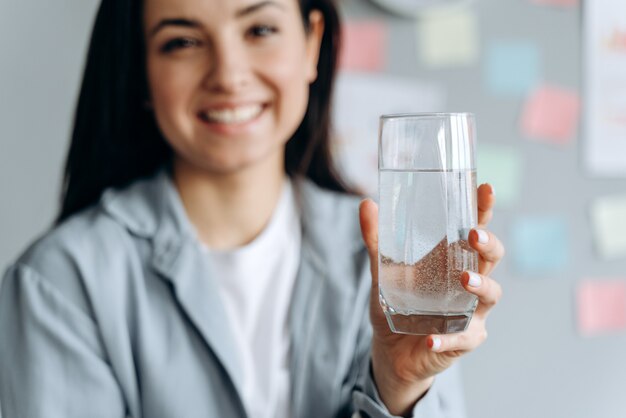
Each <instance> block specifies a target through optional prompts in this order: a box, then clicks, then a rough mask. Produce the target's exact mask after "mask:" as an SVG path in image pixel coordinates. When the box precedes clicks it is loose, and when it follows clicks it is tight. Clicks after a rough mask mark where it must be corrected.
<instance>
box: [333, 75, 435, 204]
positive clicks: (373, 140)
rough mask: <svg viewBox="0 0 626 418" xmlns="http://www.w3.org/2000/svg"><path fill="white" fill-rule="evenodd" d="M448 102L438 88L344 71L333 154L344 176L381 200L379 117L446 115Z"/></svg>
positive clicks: (335, 109)
mask: <svg viewBox="0 0 626 418" xmlns="http://www.w3.org/2000/svg"><path fill="white" fill-rule="evenodd" d="M445 100H446V97H445V90H444V89H443V87H442V86H439V85H437V84H432V83H424V82H421V81H419V80H416V79H414V78H401V77H390V76H386V75H378V74H365V73H350V72H341V73H340V74H339V77H338V79H337V85H336V89H335V96H334V102H333V122H334V124H333V140H334V144H333V152H334V154H335V157H336V159H337V163H338V169H339V171H340V173H341V174H342V175H344V176H345V177H346V179H347V180H348V181H349V182H350V184H351V185H354V186H356V187H357V188H358V189H359V190H360V191H362V192H363V193H365V194H367V195H368V196H376V195H377V190H378V127H379V118H380V115H383V114H391V113H415V112H437V111H442V110H443V109H444V108H445Z"/></svg>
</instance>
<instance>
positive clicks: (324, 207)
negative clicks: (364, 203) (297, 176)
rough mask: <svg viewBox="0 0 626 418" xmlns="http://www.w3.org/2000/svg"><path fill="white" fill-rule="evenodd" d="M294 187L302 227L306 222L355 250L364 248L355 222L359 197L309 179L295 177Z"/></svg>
mask: <svg viewBox="0 0 626 418" xmlns="http://www.w3.org/2000/svg"><path fill="white" fill-rule="evenodd" d="M297 189H298V196H299V198H300V202H301V203H300V204H301V211H302V217H303V223H304V225H305V230H306V229H307V228H306V227H307V226H309V227H310V228H309V229H316V230H322V231H323V232H325V233H326V239H328V238H329V236H330V237H335V239H338V240H340V241H344V243H345V244H347V245H348V247H349V248H351V249H353V250H356V251H359V250H361V249H363V248H364V245H363V241H362V239H361V227H360V224H359V204H360V202H361V200H362V199H363V198H362V197H359V196H355V195H351V194H348V193H343V192H337V191H332V190H328V189H324V188H322V187H320V186H318V185H316V184H315V183H313V182H312V181H310V180H299V181H298V182H297ZM346 240H347V242H345V241H346Z"/></svg>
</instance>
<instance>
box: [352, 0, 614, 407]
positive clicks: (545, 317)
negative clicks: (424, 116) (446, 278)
mask: <svg viewBox="0 0 626 418" xmlns="http://www.w3.org/2000/svg"><path fill="white" fill-rule="evenodd" d="M343 4H344V12H345V15H346V16H347V17H349V18H353V19H366V18H376V19H381V20H383V21H385V22H388V23H389V24H390V25H391V35H390V41H389V45H390V51H389V52H388V57H389V59H390V63H389V66H390V68H389V70H388V73H390V74H396V75H403V76H407V75H408V76H413V77H415V78H416V79H419V80H421V81H432V82H438V83H442V84H444V85H445V86H446V88H447V91H448V108H447V110H448V111H471V112H474V113H475V114H476V117H477V121H478V138H479V139H478V142H479V148H480V144H484V143H488V144H506V145H510V146H512V147H515V148H516V149H517V150H519V153H520V154H521V155H522V156H523V158H524V161H523V166H524V167H525V170H524V183H523V185H522V190H521V196H520V197H521V198H520V200H519V201H520V204H518V205H517V206H515V207H513V208H505V209H499V210H498V211H497V212H496V215H495V218H494V221H493V222H492V224H491V229H492V230H493V231H495V233H496V234H497V235H498V236H499V237H500V238H501V239H502V241H504V243H505V245H506V244H507V240H508V239H509V238H510V236H511V230H510V229H511V224H512V223H513V221H515V220H516V219H518V218H519V217H521V216H525V215H534V214H560V215H562V216H563V217H564V218H565V220H566V222H567V226H568V229H569V230H568V234H569V242H568V244H569V252H570V254H569V260H570V263H569V264H568V266H567V268H566V269H565V270H564V271H563V272H561V273H559V274H555V275H548V276H546V277H537V278H534V277H531V278H529V277H524V276H523V275H520V274H518V273H517V272H516V271H515V269H514V268H513V265H512V261H511V258H512V254H511V248H509V256H508V258H505V260H504V261H503V262H502V264H501V265H500V266H499V267H498V269H497V270H496V271H495V272H494V274H493V277H494V278H495V279H497V280H498V281H500V282H501V284H502V286H503V288H504V298H503V299H502V301H501V303H500V304H499V306H497V307H496V309H495V310H494V312H493V314H492V315H491V316H490V319H489V322H488V331H489V338H488V340H487V342H486V343H485V344H484V345H483V346H482V347H480V348H479V349H478V350H477V351H476V352H474V353H471V354H469V355H468V356H466V358H465V359H464V360H463V376H464V383H465V390H466V400H467V404H468V409H469V415H470V417H472V418H502V417H507V418H529V417H545V418H552V417H568V418H589V417H594V418H596V417H597V418H617V417H625V416H626V397H625V396H624V388H626V361H624V360H623V358H624V357H623V353H624V352H625V350H626V335H624V334H621V335H612V336H602V337H596V338H582V337H580V336H578V334H577V330H576V324H575V305H574V295H575V293H574V289H575V285H576V283H577V282H578V281H579V280H582V279H583V278H587V277H589V278H594V277H602V276H608V277H611V276H615V277H624V275H625V272H626V260H624V259H623V258H622V259H621V260H617V261H612V262H606V261H600V260H599V258H598V257H597V256H596V254H595V251H594V248H593V243H592V234H591V232H592V231H591V228H590V225H589V216H588V209H589V203H590V202H591V200H592V198H593V197H597V196H603V195H606V194H614V193H619V192H620V191H624V190H626V179H621V180H598V179H595V180H594V179H590V178H588V177H586V175H585V172H584V170H583V164H582V156H581V152H582V149H583V147H582V141H584V138H582V137H581V136H580V135H579V137H578V138H576V139H575V141H574V142H573V144H572V145H569V146H565V147H558V146H549V145H545V144H541V143H537V142H532V141H528V140H526V139H523V138H522V137H521V135H520V133H519V129H518V123H519V121H518V119H519V115H520V113H521V108H522V104H523V101H522V100H521V99H510V98H504V99H503V98H499V97H494V96H492V95H490V94H488V93H487V92H486V91H485V89H484V88H483V86H484V80H483V70H482V69H483V66H482V63H483V62H482V60H479V62H477V63H476V65H475V66H472V67H469V68H468V67H463V68H449V69H444V70H429V69H427V68H425V67H424V66H423V65H421V64H420V60H419V59H418V57H417V52H416V51H417V46H416V45H415V43H416V36H415V27H414V26H415V24H414V23H413V22H411V21H409V20H406V19H401V18H397V17H393V16H391V15H388V14H386V13H385V12H383V11H381V10H380V9H378V8H377V7H375V6H372V5H370V4H369V3H368V2H364V1H361V0H349V1H345V2H344V3H343ZM472 9H473V10H474V11H475V12H476V13H477V16H478V20H479V26H480V39H481V46H482V47H484V45H486V43H487V42H488V41H490V40H496V39H500V38H504V39H526V40H530V41H533V42H536V43H537V44H538V45H539V46H540V55H541V59H542V63H541V67H542V72H543V78H544V79H545V80H548V81H552V82H554V83H555V84H558V85H561V86H563V87H568V88H571V89H574V90H582V83H581V81H582V76H583V74H582V71H581V63H582V61H581V60H582V59H583V52H582V50H581V34H582V8H573V9H561V8H554V7H552V8H550V7H540V6H538V5H536V4H533V3H532V2H531V1H530V0H476V1H475V2H474V4H473V6H472ZM482 47H481V49H482V52H483V54H484V52H485V48H482ZM579 131H580V129H579ZM478 170H479V171H480V167H478ZM625 216H626V214H625Z"/></svg>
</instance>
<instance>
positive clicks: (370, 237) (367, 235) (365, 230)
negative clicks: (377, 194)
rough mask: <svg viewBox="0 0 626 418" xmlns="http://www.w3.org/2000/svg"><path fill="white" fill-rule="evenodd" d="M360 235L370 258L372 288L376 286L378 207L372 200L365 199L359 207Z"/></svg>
mask: <svg viewBox="0 0 626 418" xmlns="http://www.w3.org/2000/svg"><path fill="white" fill-rule="evenodd" d="M359 221H360V223H361V234H362V235H363V241H364V242H365V247H367V252H368V254H369V256H370V268H371V270H372V288H374V289H375V288H376V286H378V205H376V203H375V202H374V201H373V200H372V199H365V200H363V201H362V202H361V204H360V205H359Z"/></svg>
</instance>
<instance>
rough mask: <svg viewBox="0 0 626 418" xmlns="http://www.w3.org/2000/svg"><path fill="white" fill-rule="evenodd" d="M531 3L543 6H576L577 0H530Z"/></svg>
mask: <svg viewBox="0 0 626 418" xmlns="http://www.w3.org/2000/svg"><path fill="white" fill-rule="evenodd" d="M531 1H532V2H533V3H536V4H541V5H544V6H564V7H571V6H578V0H531Z"/></svg>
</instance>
